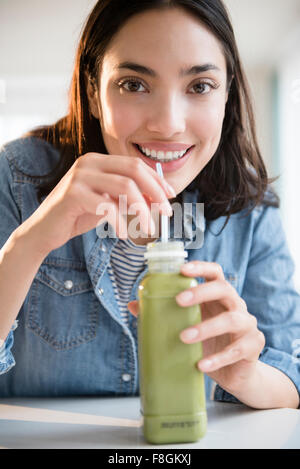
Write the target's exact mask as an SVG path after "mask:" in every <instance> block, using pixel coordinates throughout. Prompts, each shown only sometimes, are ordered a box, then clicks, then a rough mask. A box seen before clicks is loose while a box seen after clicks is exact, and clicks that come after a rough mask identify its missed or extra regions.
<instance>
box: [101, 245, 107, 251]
mask: <svg viewBox="0 0 300 469" xmlns="http://www.w3.org/2000/svg"><path fill="white" fill-rule="evenodd" d="M101 251H103V252H106V251H107V248H106V246H105V244H102V245H101Z"/></svg>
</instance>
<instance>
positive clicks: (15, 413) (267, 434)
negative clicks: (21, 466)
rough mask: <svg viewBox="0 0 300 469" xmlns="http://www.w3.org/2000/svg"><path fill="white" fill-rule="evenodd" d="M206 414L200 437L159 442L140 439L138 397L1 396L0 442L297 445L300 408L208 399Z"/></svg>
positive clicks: (44, 445)
mask: <svg viewBox="0 0 300 469" xmlns="http://www.w3.org/2000/svg"><path fill="white" fill-rule="evenodd" d="M207 415H208V430H207V434H206V436H205V437H204V438H203V439H202V440H200V441H199V442H197V443H189V444H176V445H160V446H158V445H150V444H147V443H146V442H145V441H144V439H143V433H142V420H141V417H140V401H139V398H138V397H125V398H119V397H117V398H95V397H92V398H91V397H79V398H69V397H66V398H11V399H0V447H1V448H35V449H39V448H66V449H70V448H82V449H83V448H95V449H96V448H107V449H112V454H114V453H115V450H116V448H127V449H128V448H130V449H134V448H136V449H142V448H151V449H156V448H164V449H172V448H180V449H184V448H190V449H198V448H199V449H200V448H201V449H215V448H217V449H222V448H234V449H237V448H242V449H246V448H252V449H254V448H265V449H269V448H274V449H275V448H276V449H279V448H284V449H300V410H294V409H274V410H253V409H250V408H248V407H246V406H243V405H239V404H227V403H220V402H211V401H209V402H207Z"/></svg>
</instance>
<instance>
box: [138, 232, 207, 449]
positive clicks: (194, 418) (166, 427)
mask: <svg viewBox="0 0 300 469" xmlns="http://www.w3.org/2000/svg"><path fill="white" fill-rule="evenodd" d="M186 256H187V253H186V251H184V245H183V243H182V242H179V241H168V242H156V243H149V244H148V245H147V252H146V253H145V258H146V259H147V261H148V268H149V271H148V273H147V274H146V276H145V277H144V279H143V280H142V282H141V283H140V285H139V290H138V297H139V315H138V352H139V354H138V355H139V373H140V374H139V382H140V395H141V413H142V415H143V420H144V427H143V432H144V437H145V439H146V441H148V442H149V443H153V444H167V443H186V442H195V441H197V440H199V439H200V438H201V437H202V436H204V434H205V432H206V421H207V417H206V407H205V387H204V376H203V373H202V372H201V371H199V369H198V368H197V366H196V365H197V362H198V361H199V360H200V359H201V357H202V344H201V342H197V343H195V344H184V343H183V342H182V341H181V340H180V337H179V334H180V332H181V331H182V330H183V329H186V328H187V327H189V326H193V325H195V324H197V323H199V322H200V321H201V309H200V306H199V305H194V306H191V307H181V306H179V305H178V304H177V302H176V300H175V296H176V295H177V294H178V293H179V292H181V291H183V290H186V289H188V288H190V287H194V286H196V285H197V281H196V279H194V278H190V277H186V276H184V275H182V274H181V273H180V266H181V265H182V264H183V263H184V258H185V257H186Z"/></svg>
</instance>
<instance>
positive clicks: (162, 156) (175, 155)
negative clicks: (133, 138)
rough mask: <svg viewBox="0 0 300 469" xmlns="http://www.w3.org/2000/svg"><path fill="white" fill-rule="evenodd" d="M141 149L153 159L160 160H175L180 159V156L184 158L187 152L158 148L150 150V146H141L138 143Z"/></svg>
mask: <svg viewBox="0 0 300 469" xmlns="http://www.w3.org/2000/svg"><path fill="white" fill-rule="evenodd" d="M137 146H138V148H139V150H140V151H141V152H142V153H144V155H146V156H149V158H151V159H152V160H159V161H163V162H166V161H173V160H178V159H179V158H182V157H183V155H185V154H186V152H187V150H188V149H187V150H184V151H167V152H164V151H161V150H160V151H156V150H150V149H149V148H145V147H140V146H139V145H137Z"/></svg>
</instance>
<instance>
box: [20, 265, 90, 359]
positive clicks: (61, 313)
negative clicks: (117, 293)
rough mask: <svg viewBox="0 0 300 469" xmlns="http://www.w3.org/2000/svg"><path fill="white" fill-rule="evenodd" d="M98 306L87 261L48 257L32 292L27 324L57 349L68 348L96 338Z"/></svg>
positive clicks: (35, 280) (33, 285) (29, 299)
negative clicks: (80, 261) (84, 262)
mask: <svg viewBox="0 0 300 469" xmlns="http://www.w3.org/2000/svg"><path fill="white" fill-rule="evenodd" d="M74 266H75V267H74ZM98 307H99V302H98V300H97V297H96V295H95V293H94V290H93V286H92V283H91V280H90V277H89V275H88V273H87V271H86V269H85V266H84V265H83V264H82V265H80V264H79V263H76V264H75V263H74V261H66V260H63V261H59V262H57V260H53V261H49V260H48V261H47V263H45V264H42V265H41V267H40V269H39V271H38V273H37V275H36V277H35V279H34V281H33V284H32V286H31V289H30V292H29V298H28V303H27V308H26V310H25V311H26V312H25V314H26V327H28V328H29V329H31V330H32V331H33V332H34V333H35V334H37V335H38V336H39V337H41V338H42V339H43V340H45V341H46V342H47V343H48V344H49V345H50V346H51V347H53V348H54V349H56V350H67V349H70V348H73V347H77V346H79V345H81V344H84V343H85V342H87V341H90V340H92V339H93V338H95V337H96V333H97V325H98V314H97V310H98Z"/></svg>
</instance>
